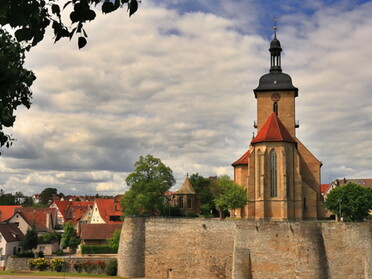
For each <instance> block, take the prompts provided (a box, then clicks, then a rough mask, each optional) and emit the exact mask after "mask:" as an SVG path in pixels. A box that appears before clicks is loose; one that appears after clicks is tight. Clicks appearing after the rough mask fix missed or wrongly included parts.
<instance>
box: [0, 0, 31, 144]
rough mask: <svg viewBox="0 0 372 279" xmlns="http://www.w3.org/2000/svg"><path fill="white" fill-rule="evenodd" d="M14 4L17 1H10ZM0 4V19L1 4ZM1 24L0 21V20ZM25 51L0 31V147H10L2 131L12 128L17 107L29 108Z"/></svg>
mask: <svg viewBox="0 0 372 279" xmlns="http://www.w3.org/2000/svg"><path fill="white" fill-rule="evenodd" d="M12 2H13V3H16V2H17V1H12ZM1 3H2V4H0V19H1V9H2V6H4V5H3V2H1ZM0 22H1V20H0ZM24 62H25V50H24V49H23V48H22V47H21V45H20V44H19V43H18V42H17V41H16V40H15V39H14V38H12V36H11V35H10V34H9V33H8V32H6V31H5V30H4V29H3V28H1V29H0V100H1V102H0V147H2V146H6V147H10V146H11V145H12V141H13V139H12V138H11V137H10V136H9V135H7V134H6V133H5V132H4V131H3V129H4V128H5V127H13V124H14V121H15V119H16V116H15V110H16V109H17V107H18V106H25V107H26V108H30V106H31V96H32V93H31V90H30V87H31V85H32V83H33V82H34V80H35V75H34V73H33V72H31V71H28V70H27V69H25V68H24V67H23V64H24Z"/></svg>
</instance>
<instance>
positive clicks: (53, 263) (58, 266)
mask: <svg viewBox="0 0 372 279" xmlns="http://www.w3.org/2000/svg"><path fill="white" fill-rule="evenodd" d="M49 266H50V268H51V269H52V270H55V271H58V272H61V271H62V268H63V267H64V266H66V260H65V259H62V258H53V259H51V260H50V262H49Z"/></svg>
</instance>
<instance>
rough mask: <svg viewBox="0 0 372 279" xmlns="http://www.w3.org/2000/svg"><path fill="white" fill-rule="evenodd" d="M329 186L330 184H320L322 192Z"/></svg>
mask: <svg viewBox="0 0 372 279" xmlns="http://www.w3.org/2000/svg"><path fill="white" fill-rule="evenodd" d="M328 187H329V184H320V193H324V192H325V191H326V190H327V188H328Z"/></svg>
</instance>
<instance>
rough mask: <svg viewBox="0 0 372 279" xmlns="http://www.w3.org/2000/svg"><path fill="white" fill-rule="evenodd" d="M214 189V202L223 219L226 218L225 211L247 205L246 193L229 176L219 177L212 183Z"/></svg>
mask: <svg viewBox="0 0 372 279" xmlns="http://www.w3.org/2000/svg"><path fill="white" fill-rule="evenodd" d="M212 187H213V193H214V196H215V198H214V202H215V204H216V207H217V209H218V211H219V214H220V218H221V219H222V218H223V217H224V211H226V210H229V209H236V208H240V207H242V206H244V205H245V204H246V203H247V193H246V191H245V190H244V189H243V187H241V186H240V185H238V184H236V183H235V182H233V181H232V180H231V179H230V177H229V176H227V175H222V176H220V177H218V178H217V180H216V181H214V183H212Z"/></svg>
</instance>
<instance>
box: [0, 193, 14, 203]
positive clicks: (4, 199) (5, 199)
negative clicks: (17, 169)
mask: <svg viewBox="0 0 372 279" xmlns="http://www.w3.org/2000/svg"><path fill="white" fill-rule="evenodd" d="M15 204H16V202H15V198H14V196H13V195H12V194H6V193H5V192H4V190H3V189H0V205H15Z"/></svg>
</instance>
